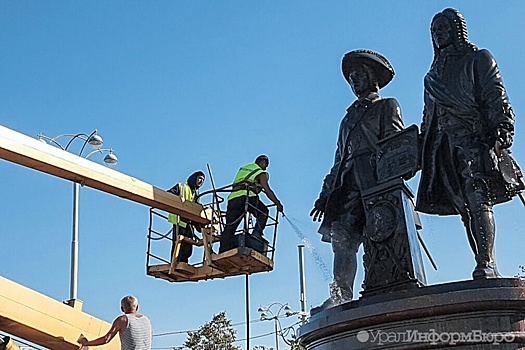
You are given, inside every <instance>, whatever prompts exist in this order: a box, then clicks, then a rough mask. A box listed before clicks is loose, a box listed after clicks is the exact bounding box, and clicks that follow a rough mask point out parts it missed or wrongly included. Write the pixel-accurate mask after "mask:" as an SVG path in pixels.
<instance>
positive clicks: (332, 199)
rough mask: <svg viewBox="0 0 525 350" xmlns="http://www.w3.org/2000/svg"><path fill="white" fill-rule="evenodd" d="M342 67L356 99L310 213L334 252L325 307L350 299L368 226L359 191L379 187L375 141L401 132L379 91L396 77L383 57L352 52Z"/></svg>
mask: <svg viewBox="0 0 525 350" xmlns="http://www.w3.org/2000/svg"><path fill="white" fill-rule="evenodd" d="M342 70H343V75H344V78H345V79H346V80H347V82H348V83H349V84H350V86H351V88H352V91H353V92H354V94H355V95H356V96H357V100H356V101H355V102H354V103H353V104H352V105H351V106H350V107H349V108H348V109H347V113H346V115H345V117H344V118H343V120H342V121H341V125H340V128H339V138H338V142H337V150H336V153H335V161H334V165H333V166H332V168H331V170H330V173H329V174H328V175H327V176H326V177H325V179H324V182H323V187H322V190H321V193H320V195H319V199H317V201H316V202H315V204H314V209H313V210H312V211H311V213H310V215H311V216H313V220H314V221H322V224H321V227H320V229H319V233H321V234H322V240H323V241H325V242H331V244H332V250H333V252H334V283H333V284H332V287H333V288H331V297H330V298H329V299H328V300H327V301H326V302H325V303H324V304H323V306H324V307H328V306H333V305H337V304H341V303H343V302H346V301H350V300H352V297H353V284H354V279H355V274H356V270H357V258H356V254H357V250H358V248H359V246H360V245H361V243H362V242H363V240H364V236H363V230H364V227H365V224H366V214H365V208H364V204H363V200H362V192H363V191H365V190H367V189H370V188H372V187H375V186H377V175H376V153H377V141H378V140H381V139H383V138H385V137H387V136H389V135H392V134H393V133H395V132H398V131H401V130H403V121H402V118H401V109H400V107H399V104H398V102H397V101H396V100H395V99H393V98H381V97H380V96H379V89H381V88H383V87H384V86H386V85H387V84H388V83H389V82H390V81H391V80H392V78H393V77H394V69H393V68H392V66H391V65H390V63H389V62H388V60H387V59H386V58H385V57H383V56H382V55H380V54H378V53H377V52H374V51H370V50H355V51H351V52H349V53H347V54H346V55H345V56H344V58H343V62H342ZM334 287H335V288H334Z"/></svg>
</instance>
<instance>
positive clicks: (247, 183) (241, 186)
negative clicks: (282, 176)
mask: <svg viewBox="0 0 525 350" xmlns="http://www.w3.org/2000/svg"><path fill="white" fill-rule="evenodd" d="M262 173H264V174H266V176H267V177H268V179H269V178H270V175H269V174H268V173H267V172H266V171H264V170H262V169H261V167H260V166H259V165H257V164H256V163H252V164H248V165H245V166H243V167H241V168H240V169H239V171H238V172H237V175H236V176H235V180H233V189H234V191H233V192H232V193H230V195H229V196H228V200H231V199H234V198H237V197H242V196H248V197H255V196H257V194H258V193H259V192H260V191H261V188H260V186H259V184H257V183H255V178H256V177H257V176H259V175H260V174H262ZM247 188H248V190H247Z"/></svg>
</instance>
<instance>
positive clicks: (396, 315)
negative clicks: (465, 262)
mask: <svg viewBox="0 0 525 350" xmlns="http://www.w3.org/2000/svg"><path fill="white" fill-rule="evenodd" d="M299 341H300V342H301V344H302V345H303V346H305V347H306V349H307V350H350V349H444V348H452V347H453V348H454V349H462V350H463V349H469V350H470V349H472V350H473V349H499V350H503V349H505V350H507V349H525V281H524V280H521V279H514V278H513V279H511V278H501V279H491V280H475V281H463V282H453V283H447V284H441V285H434V286H427V287H421V288H413V289H410V290H406V291H395V292H391V293H385V294H381V295H375V296H365V297H362V298H361V299H359V300H357V301H352V302H349V303H346V304H343V305H339V306H336V307H334V308H330V309H326V310H323V311H320V312H318V313H316V314H313V315H312V316H311V318H310V320H309V322H308V323H307V324H306V325H304V326H302V327H300V328H299ZM497 344H499V345H497Z"/></svg>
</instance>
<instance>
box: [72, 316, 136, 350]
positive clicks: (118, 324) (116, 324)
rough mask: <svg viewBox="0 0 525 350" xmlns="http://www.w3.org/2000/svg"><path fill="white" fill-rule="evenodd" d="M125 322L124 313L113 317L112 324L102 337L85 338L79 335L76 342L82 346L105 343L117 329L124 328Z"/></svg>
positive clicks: (126, 320) (126, 321)
mask: <svg viewBox="0 0 525 350" xmlns="http://www.w3.org/2000/svg"><path fill="white" fill-rule="evenodd" d="M127 323H128V319H127V318H126V316H125V315H122V316H119V317H117V318H116V319H115V321H113V324H112V325H111V328H110V329H109V331H108V332H107V333H106V334H105V335H103V336H102V337H100V338H97V339H94V340H87V339H86V338H85V337H84V336H82V335H81V336H80V338H79V339H78V343H79V344H80V345H83V346H97V345H104V344H107V343H109V342H110V341H111V340H112V339H113V338H114V337H115V335H116V334H117V333H118V332H119V331H121V330H124V329H126V326H127Z"/></svg>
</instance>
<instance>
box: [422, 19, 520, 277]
mask: <svg viewBox="0 0 525 350" xmlns="http://www.w3.org/2000/svg"><path fill="white" fill-rule="evenodd" d="M431 34H432V43H433V47H434V60H433V62H432V66H431V67H430V70H429V72H428V73H427V75H426V76H425V79H424V88H425V90H424V102H425V106H424V111H423V122H422V124H421V146H422V150H421V152H422V153H421V170H422V174H421V181H420V184H419V189H418V193H417V203H416V209H417V210H418V211H421V212H424V213H429V214H438V215H457V214H459V215H460V216H461V219H462V222H463V224H464V226H465V228H466V232H467V236H468V240H469V243H470V246H471V248H472V251H473V253H474V256H475V261H476V267H475V269H474V272H473V273H472V277H473V278H474V279H483V278H494V277H500V276H499V274H498V271H497V268H496V262H495V258H494V239H495V224H494V215H493V211H492V207H493V205H494V204H498V203H502V202H506V201H508V200H510V199H512V197H513V196H514V195H516V194H517V193H519V192H520V191H521V190H523V188H524V187H525V186H524V183H523V176H522V174H521V171H520V169H519V168H518V165H517V164H516V162H515V161H514V160H513V159H512V158H511V157H510V155H509V154H510V151H509V148H510V146H511V145H512V141H513V135H514V113H513V111H512V107H511V105H510V103H509V101H508V98H507V93H506V91H505V87H504V86H503V82H502V79H501V75H500V72H499V69H498V66H497V64H496V61H495V60H494V58H493V57H492V55H491V54H490V52H489V51H487V50H483V49H478V48H477V47H476V46H475V45H474V44H472V43H471V42H469V40H468V36H467V27H466V23H465V20H464V18H463V16H462V15H461V13H459V12H458V11H457V10H454V9H445V10H443V11H442V12H440V13H438V14H436V15H435V16H434V18H433V19H432V24H431Z"/></svg>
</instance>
